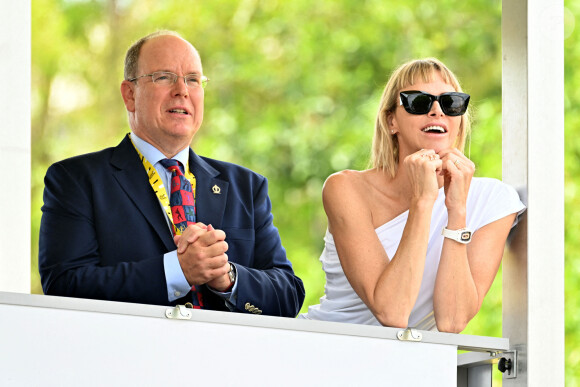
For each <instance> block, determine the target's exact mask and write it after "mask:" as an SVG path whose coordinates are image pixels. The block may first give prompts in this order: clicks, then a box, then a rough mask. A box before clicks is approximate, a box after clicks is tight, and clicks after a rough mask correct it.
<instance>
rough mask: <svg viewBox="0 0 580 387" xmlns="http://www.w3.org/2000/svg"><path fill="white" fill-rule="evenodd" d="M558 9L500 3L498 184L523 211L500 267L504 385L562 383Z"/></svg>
mask: <svg viewBox="0 0 580 387" xmlns="http://www.w3.org/2000/svg"><path fill="white" fill-rule="evenodd" d="M563 11H564V4H563V1H562V0H507V1H503V5H502V44H503V180H504V181H505V182H507V183H509V184H512V185H513V186H514V187H516V188H518V190H519V191H520V195H521V196H522V199H523V200H524V203H525V204H526V205H527V206H528V210H527V213H526V215H525V217H524V219H523V222H522V223H521V224H520V225H519V226H518V229H517V232H516V235H514V238H513V241H512V243H511V246H510V250H511V254H510V255H509V256H507V257H506V258H505V259H504V262H503V336H504V337H507V338H509V339H510V345H511V347H512V348H513V349H515V350H517V351H518V355H517V356H518V369H517V377H516V378H515V379H506V378H504V386H563V385H564V372H565V367H564V22H563V20H564V18H563Z"/></svg>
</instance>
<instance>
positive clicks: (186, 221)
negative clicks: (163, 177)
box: [160, 159, 203, 309]
mask: <svg viewBox="0 0 580 387" xmlns="http://www.w3.org/2000/svg"><path fill="white" fill-rule="evenodd" d="M160 163H161V165H163V167H164V168H165V169H167V170H168V171H171V193H170V195H169V205H170V206H171V214H172V216H173V224H174V225H175V227H173V228H172V230H173V235H175V234H179V235H181V233H182V232H183V230H185V229H186V228H187V226H188V225H190V224H195V222H196V215H195V198H194V197H193V192H192V190H191V183H190V182H189V181H188V180H187V179H186V177H185V176H184V175H183V171H184V170H183V165H182V164H181V163H180V162H179V161H177V160H172V159H163V160H161V161H160ZM191 296H192V297H191V298H192V301H193V302H192V306H193V308H194V309H201V308H203V298H202V294H201V292H198V291H197V290H196V288H195V285H193V286H192V287H191Z"/></svg>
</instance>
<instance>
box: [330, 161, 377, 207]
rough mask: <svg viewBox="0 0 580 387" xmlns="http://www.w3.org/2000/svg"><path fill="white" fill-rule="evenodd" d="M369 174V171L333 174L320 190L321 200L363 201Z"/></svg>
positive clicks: (349, 170) (367, 187)
mask: <svg viewBox="0 0 580 387" xmlns="http://www.w3.org/2000/svg"><path fill="white" fill-rule="evenodd" d="M370 172H371V170H364V171H355V170H351V169H347V170H344V171H340V172H336V173H333V174H332V175H330V176H329V177H328V178H327V179H326V181H325V183H324V187H323V188H322V196H323V199H324V200H328V199H332V198H334V197H335V196H340V197H343V198H350V199H354V197H356V198H358V199H364V196H365V193H367V192H368V191H369V184H370Z"/></svg>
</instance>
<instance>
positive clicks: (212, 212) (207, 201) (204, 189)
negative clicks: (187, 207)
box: [189, 149, 229, 228]
mask: <svg viewBox="0 0 580 387" xmlns="http://www.w3.org/2000/svg"><path fill="white" fill-rule="evenodd" d="M189 169H190V170H191V172H192V173H193V174H194V176H195V181H196V188H195V207H196V211H197V220H198V222H202V223H204V224H206V225H208V224H211V225H212V226H214V227H215V228H221V227H222V221H223V217H224V212H225V209H226V202H227V197H228V188H229V183H228V182H227V181H225V180H222V179H219V178H217V176H218V175H219V172H218V171H217V170H216V169H215V168H213V167H212V166H211V165H209V164H208V163H207V162H206V161H205V160H203V159H202V158H201V157H199V156H198V155H197V154H195V153H194V152H193V151H192V150H191V149H190V150H189Z"/></svg>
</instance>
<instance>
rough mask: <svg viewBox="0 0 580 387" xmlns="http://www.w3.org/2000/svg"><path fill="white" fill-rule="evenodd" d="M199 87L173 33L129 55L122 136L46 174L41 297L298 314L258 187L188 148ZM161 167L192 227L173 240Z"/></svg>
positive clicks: (154, 37) (196, 68) (298, 290)
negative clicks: (172, 167)
mask: <svg viewBox="0 0 580 387" xmlns="http://www.w3.org/2000/svg"><path fill="white" fill-rule="evenodd" d="M206 82H207V78H205V77H204V76H203V70H202V65H201V59H200V56H199V54H198V52H197V50H196V49H195V48H194V47H193V46H192V45H191V44H190V43H189V42H187V41H186V40H184V39H182V38H181V37H180V36H179V35H178V34H176V33H174V32H171V31H160V32H157V33H154V34H151V35H148V36H146V37H144V38H142V39H141V40H139V41H138V42H136V43H135V44H134V45H133V46H131V48H130V49H129V50H128V52H127V56H126V58H125V80H124V81H123V82H122V83H121V94H122V96H123V100H124V102H125V106H126V108H127V113H128V117H129V124H130V127H131V133H130V134H128V135H127V136H126V137H125V138H124V139H123V140H122V141H121V143H120V144H119V145H118V146H116V147H113V148H108V149H104V150H102V151H100V152H95V153H91V154H86V155H82V156H77V157H73V158H70V159H67V160H63V161H60V162H57V163H55V164H53V165H52V166H51V167H50V168H49V169H48V171H47V173H46V177H45V190H44V206H43V207H42V211H43V215H42V222H41V227H40V240H39V245H40V246H39V269H40V275H41V279H42V287H43V290H44V292H45V294H49V295H59V296H67V297H82V298H93V299H101V300H113V301H124V302H136V303H146V304H157V305H176V304H187V303H190V302H192V298H194V297H195V298H198V299H199V298H200V299H201V300H202V305H203V307H204V308H208V309H213V310H224V311H235V312H245V313H254V314H262V313H263V314H266V315H273V316H288V317H294V316H296V314H298V312H299V310H300V308H301V306H302V302H303V301H304V287H303V284H302V281H301V280H300V279H299V278H298V277H297V276H296V275H294V272H293V270H292V265H291V263H290V262H289V261H288V259H287V258H286V252H285V250H284V248H283V247H282V245H281V241H280V236H279V234H278V230H277V229H276V228H275V227H274V225H273V223H272V219H273V216H272V214H271V203H270V199H269V197H268V187H267V180H266V179H265V178H264V177H263V176H260V175H258V174H256V173H254V172H252V171H250V170H248V169H246V168H243V167H241V166H238V165H234V164H230V163H226V162H222V161H217V160H212V159H208V158H205V157H200V156H198V155H197V154H195V153H194V152H193V151H192V150H191V149H190V148H189V144H190V143H191V141H192V138H193V136H194V135H195V133H196V132H197V130H198V129H199V127H200V126H201V123H202V120H203V107H204V86H205V84H206ZM164 159H173V160H177V161H179V162H180V163H181V164H182V165H183V166H184V171H185V176H186V177H187V178H188V180H189V181H190V182H191V183H192V186H194V187H195V188H194V194H195V213H196V223H195V224H193V225H189V226H188V227H187V228H186V229H185V230H184V231H183V234H182V235H176V236H175V237H174V236H173V232H172V229H173V219H172V218H171V210H170V209H169V205H168V204H167V203H166V202H165V201H164V200H165V197H164V195H163V193H167V196H169V192H168V191H165V190H164V187H169V186H170V181H171V176H172V174H171V171H168V170H166V169H165V168H164V167H163V166H162V165H161V161H162V160H164ZM158 178H160V179H161V181H160V180H159V179H158ZM160 186H161V188H160ZM192 287H193V289H194V290H195V291H194V292H193V291H191V289H192Z"/></svg>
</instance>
